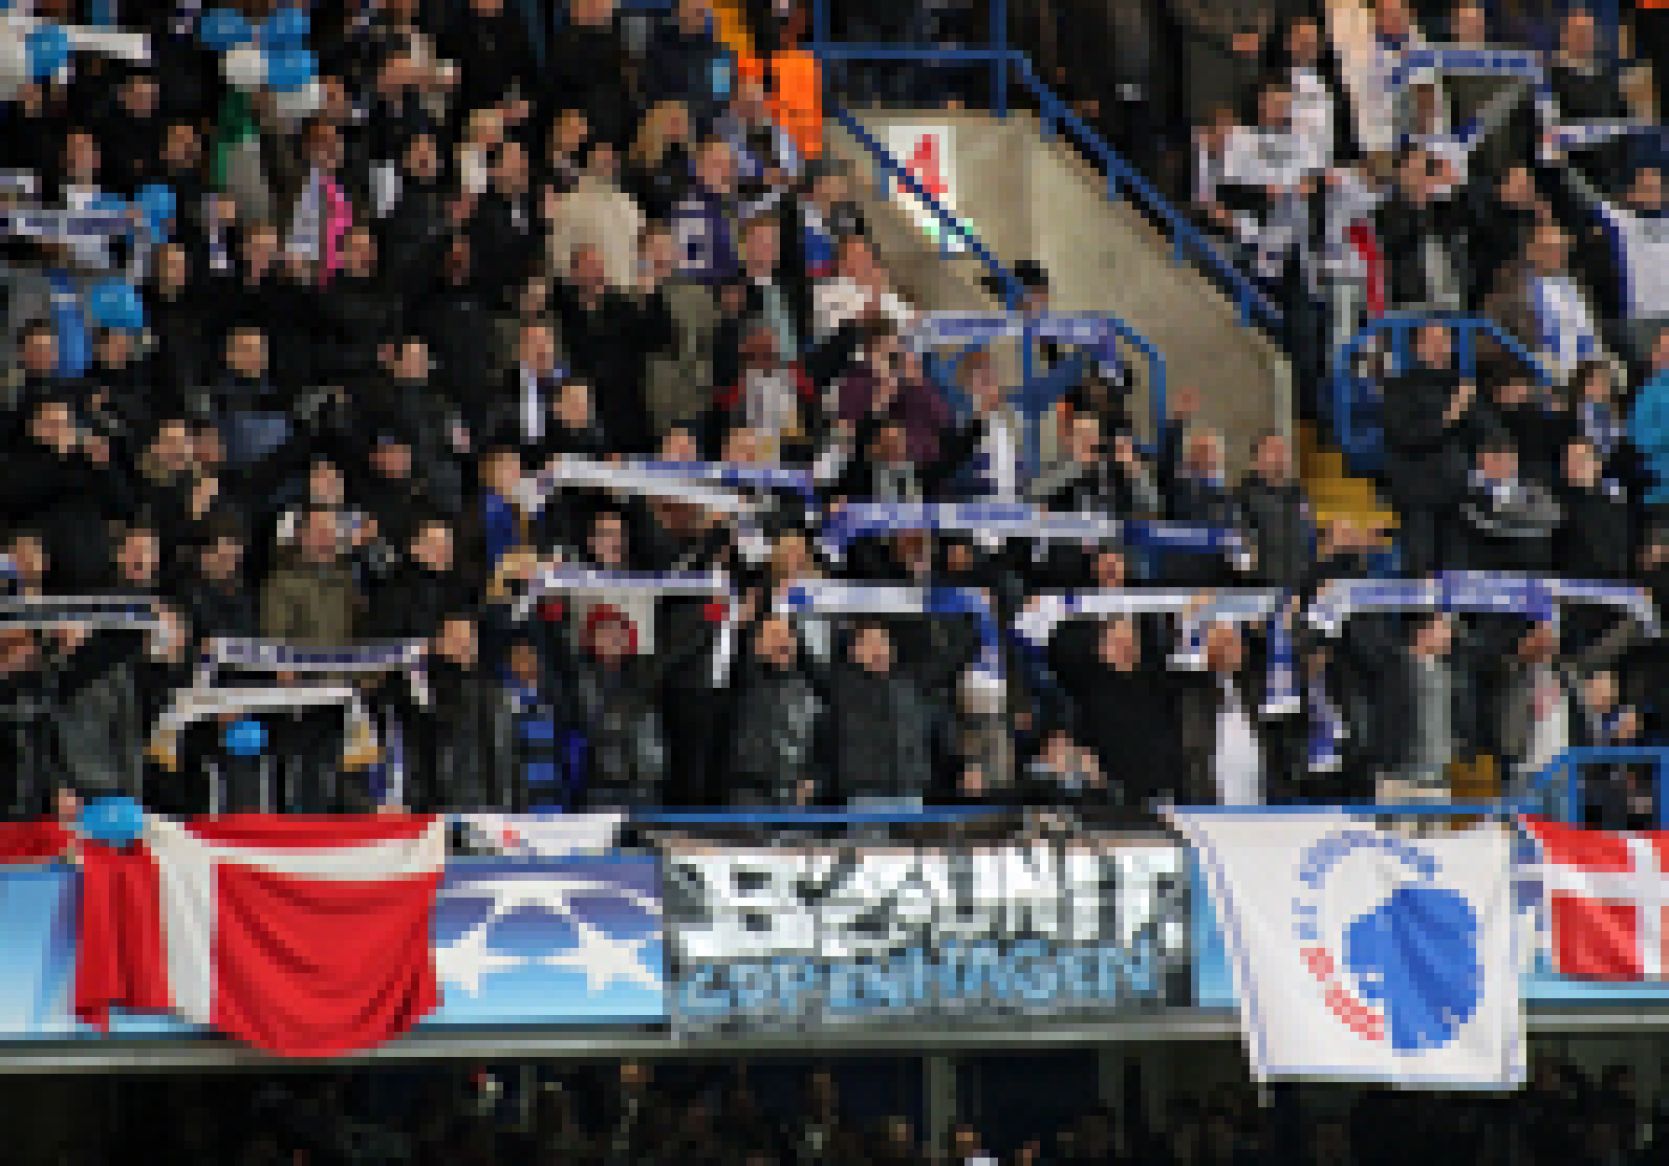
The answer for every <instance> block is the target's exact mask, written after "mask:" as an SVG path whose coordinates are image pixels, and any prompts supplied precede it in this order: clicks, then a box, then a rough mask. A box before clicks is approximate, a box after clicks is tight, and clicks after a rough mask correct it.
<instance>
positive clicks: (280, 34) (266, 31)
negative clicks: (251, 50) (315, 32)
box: [261, 5, 313, 49]
mask: <svg viewBox="0 0 1669 1166" xmlns="http://www.w3.org/2000/svg"><path fill="white" fill-rule="evenodd" d="M312 23H313V22H312V21H311V20H310V19H309V18H308V15H307V13H306V12H304V11H302V10H301V9H300V8H295V7H291V6H289V5H286V6H285V7H283V8H280V9H278V10H277V11H276V12H274V13H273V14H272V15H271V16H269V17H267V22H266V24H264V25H263V26H262V27H261V43H262V44H263V45H265V46H266V47H267V48H268V49H299V48H302V47H303V46H304V45H306V43H307V34H308V33H309V32H310V31H312Z"/></svg>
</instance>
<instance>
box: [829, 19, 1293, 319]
mask: <svg viewBox="0 0 1669 1166" xmlns="http://www.w3.org/2000/svg"><path fill="white" fill-rule="evenodd" d="M821 7H822V4H821V3H820V4H819V8H821ZM810 47H811V49H812V51H813V52H814V53H815V54H816V55H817V57H818V59H819V60H821V61H824V62H825V63H827V62H833V61H870V62H885V61H897V62H917V63H922V64H936V65H961V66H969V65H991V66H993V75H994V77H1005V78H1006V76H1007V74H1008V71H1009V70H1010V69H1013V70H1014V71H1015V74H1016V76H1017V77H1018V78H1019V80H1020V83H1021V84H1022V85H1023V86H1025V88H1026V89H1027V91H1028V92H1030V93H1031V95H1032V98H1033V100H1035V101H1036V102H1037V105H1038V110H1039V115H1040V120H1041V122H1042V124H1043V127H1044V132H1045V134H1051V133H1053V132H1054V131H1055V127H1056V126H1064V127H1066V129H1067V130H1069V131H1071V133H1072V134H1073V136H1074V138H1075V139H1076V141H1077V144H1078V145H1079V147H1080V148H1081V149H1083V150H1084V151H1085V152H1086V153H1087V154H1089V155H1090V160H1091V161H1092V162H1093V163H1095V164H1096V165H1098V166H1099V167H1100V168H1101V169H1102V170H1103V171H1104V172H1105V174H1106V176H1107V198H1108V200H1109V201H1116V200H1118V199H1119V198H1121V197H1123V196H1125V195H1128V196H1130V197H1131V198H1132V201H1134V202H1136V203H1137V204H1138V205H1139V206H1140V207H1141V208H1142V209H1143V210H1144V211H1145V212H1146V213H1147V214H1150V215H1152V216H1153V217H1154V218H1155V219H1157V220H1158V221H1159V223H1160V225H1161V226H1162V227H1163V229H1164V230H1165V231H1166V233H1167V234H1168V235H1169V236H1170V239H1171V243H1172V257H1173V259H1174V260H1175V261H1176V262H1177V263H1182V262H1183V261H1184V260H1187V259H1189V258H1192V259H1193V260H1194V261H1195V262H1198V263H1199V264H1201V266H1203V267H1204V268H1205V269H1206V270H1207V271H1208V272H1209V273H1210V274H1212V275H1214V276H1216V277H1217V278H1218V279H1220V280H1222V281H1223V282H1224V283H1225V284H1227V285H1228V287H1229V289H1230V291H1231V292H1232V294H1233V298H1234V301H1235V303H1236V306H1237V307H1238V308H1239V310H1240V320H1241V323H1242V324H1246V325H1251V324H1254V323H1262V324H1264V325H1267V326H1268V327H1270V328H1278V327H1280V325H1281V323H1282V319H1283V316H1282V312H1281V309H1280V307H1279V306H1278V305H1276V304H1275V303H1274V301H1272V300H1271V299H1270V298H1269V297H1268V296H1266V295H1265V294H1264V293H1263V291H1262V290H1260V289H1259V288H1258V286H1257V284H1256V282H1255V281H1254V280H1253V279H1252V277H1251V276H1249V275H1247V274H1246V273H1245V272H1244V271H1242V270H1240V268H1239V267H1237V266H1236V265H1235V263H1234V262H1233V261H1232V260H1231V259H1229V258H1228V256H1226V255H1225V254H1223V252H1222V251H1220V250H1219V249H1218V248H1216V247H1215V246H1213V245H1212V243H1211V242H1210V240H1209V239H1208V238H1207V237H1206V236H1205V234H1204V233H1203V232H1202V231H1201V230H1200V229H1199V228H1198V227H1197V226H1195V225H1194V224H1193V222H1191V221H1190V220H1189V219H1188V217H1187V216H1186V215H1185V214H1183V213H1182V212H1181V211H1179V210H1177V208H1176V207H1175V206H1173V205H1172V203H1171V202H1170V200H1169V199H1167V198H1166V197H1165V196H1164V195H1163V194H1161V193H1160V192H1159V190H1158V189H1157V188H1156V187H1155V186H1154V185H1153V184H1152V183H1151V182H1150V181H1148V179H1147V178H1146V177H1145V176H1144V175H1143V174H1142V173H1141V172H1140V171H1139V170H1137V169H1136V168H1135V167H1134V166H1132V165H1131V164H1130V162H1129V161H1128V160H1127V159H1125V158H1124V156H1123V155H1121V154H1119V153H1118V151H1116V150H1114V149H1113V147H1112V146H1110V145H1108V144H1107V141H1106V139H1104V138H1103V137H1102V136H1101V135H1100V134H1099V133H1097V132H1096V131H1095V129H1094V128H1093V127H1091V126H1090V125H1089V124H1088V123H1087V122H1085V121H1084V120H1083V118H1081V117H1079V116H1078V115H1077V114H1076V113H1074V112H1073V111H1072V109H1071V108H1070V107H1069V106H1068V105H1067V104H1066V102H1065V101H1063V100H1062V99H1061V98H1060V97H1059V95H1057V94H1056V93H1055V92H1054V91H1053V90H1051V89H1050V88H1049V87H1048V85H1046V84H1045V83H1044V81H1043V79H1042V78H1040V77H1039V76H1038V75H1037V71H1036V69H1035V68H1034V67H1033V65H1032V63H1031V58H1029V57H1028V56H1027V55H1026V54H1025V53H1023V52H1020V51H1018V50H1015V49H1006V48H988V49H982V48H932V47H925V46H913V45H882V44H848V43H832V42H829V41H827V40H826V39H824V38H823V37H822V36H820V35H819V36H818V37H817V39H815V40H814V41H813V42H812V44H811V45H810ZM993 105H994V106H995V107H996V108H995V112H996V114H997V116H998V117H1006V116H1007V113H1008V110H1007V102H1006V96H1005V95H1004V94H1003V93H1001V92H999V93H998V94H997V95H996V100H994V102H993Z"/></svg>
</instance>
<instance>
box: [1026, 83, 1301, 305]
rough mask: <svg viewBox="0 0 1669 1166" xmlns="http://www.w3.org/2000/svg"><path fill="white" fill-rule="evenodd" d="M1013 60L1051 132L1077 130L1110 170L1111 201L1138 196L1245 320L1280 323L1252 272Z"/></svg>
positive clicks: (1176, 250) (1177, 248) (1180, 253)
mask: <svg viewBox="0 0 1669 1166" xmlns="http://www.w3.org/2000/svg"><path fill="white" fill-rule="evenodd" d="M1010 62H1011V63H1012V64H1013V65H1014V66H1015V68H1016V69H1017V70H1018V72H1019V77H1020V82H1021V84H1022V85H1024V86H1025V87H1026V88H1027V89H1028V90H1029V91H1030V92H1031V94H1032V97H1033V98H1034V99H1035V100H1036V101H1037V104H1038V112H1039V114H1040V116H1041V118H1042V120H1043V122H1044V125H1045V127H1046V128H1045V132H1046V133H1047V132H1048V127H1049V125H1050V123H1059V124H1061V125H1064V126H1066V127H1067V128H1068V129H1070V130H1071V131H1072V132H1073V133H1074V134H1075V135H1077V137H1078V144H1079V145H1080V147H1081V148H1083V149H1084V150H1085V151H1087V152H1088V153H1089V154H1090V155H1091V156H1092V161H1094V162H1096V163H1097V164H1099V165H1100V167H1101V169H1102V170H1103V171H1105V172H1106V175H1107V199H1108V201H1110V202H1111V201H1117V200H1118V199H1119V198H1120V190H1121V188H1122V189H1124V190H1127V191H1129V192H1131V193H1132V194H1134V195H1135V196H1136V198H1135V201H1136V202H1137V203H1138V204H1139V205H1140V206H1141V207H1142V208H1143V209H1144V210H1145V211H1146V212H1147V213H1148V214H1151V215H1152V216H1153V217H1155V218H1156V219H1158V220H1159V222H1160V223H1161V224H1162V225H1163V227H1164V229H1165V231H1166V232H1167V233H1168V234H1169V235H1170V237H1171V246H1172V249H1173V257H1174V258H1175V259H1176V261H1177V262H1178V263H1180V262H1182V261H1183V260H1185V259H1187V258H1189V257H1190V256H1192V257H1193V259H1194V260H1195V261H1196V262H1199V263H1200V264H1202V265H1203V266H1204V267H1205V268H1206V269H1207V270H1208V271H1210V272H1211V274H1213V275H1215V276H1217V277H1218V278H1219V279H1221V280H1223V281H1224V282H1225V283H1227V284H1228V285H1229V287H1230V289H1231V290H1232V291H1233V293H1234V300H1235V304H1236V306H1237V307H1238V308H1239V309H1240V322H1241V323H1242V324H1248V325H1249V324H1252V323H1254V322H1259V321H1261V322H1262V323H1264V324H1267V325H1269V326H1270V327H1272V328H1278V327H1279V326H1280V325H1281V321H1282V312H1281V309H1280V308H1279V307H1277V306H1276V305H1275V303H1274V302H1273V301H1271V300H1270V299H1269V297H1268V296H1266V295H1264V294H1263V292H1262V291H1260V290H1259V289H1258V287H1257V285H1256V283H1254V282H1253V281H1252V279H1251V277H1250V276H1248V275H1247V274H1246V273H1245V272H1243V271H1241V270H1240V269H1239V268H1238V267H1236V266H1235V265H1234V263H1233V262H1232V261H1231V260H1230V259H1229V258H1228V257H1227V256H1225V255H1224V254H1223V253H1222V252H1221V251H1219V250H1217V248H1215V247H1213V246H1212V245H1211V243H1210V242H1209V241H1208V240H1207V239H1206V237H1205V235H1204V234H1203V233H1201V231H1200V229H1199V228H1198V227H1196V226H1195V225H1194V224H1193V223H1192V222H1190V221H1189V220H1188V218H1187V217H1186V216H1184V215H1183V214H1182V213H1181V212H1180V211H1178V210H1177V209H1176V208H1175V207H1174V206H1172V205H1171V202H1170V200H1169V199H1167V198H1166V197H1165V196H1164V195H1163V194H1161V193H1160V192H1159V191H1158V189H1157V188H1155V187H1154V185H1153V184H1152V183H1151V182H1149V181H1148V180H1147V178H1146V177H1145V176H1143V175H1142V173H1141V172H1140V171H1139V170H1137V169H1136V168H1135V167H1134V166H1132V165H1131V164H1130V163H1129V162H1128V161H1126V160H1125V158H1124V157H1123V156H1122V155H1120V154H1119V153H1118V152H1117V151H1116V150H1114V149H1113V148H1112V147H1111V146H1110V145H1108V144H1107V141H1106V139H1105V138H1103V137H1102V136H1101V135H1100V134H1098V133H1096V132H1095V130H1094V129H1093V128H1092V127H1091V126H1090V125H1089V124H1088V123H1087V122H1085V121H1084V119H1083V118H1081V117H1079V116H1078V115H1077V114H1076V113H1074V112H1073V111H1072V110H1071V109H1070V108H1069V107H1068V106H1067V104H1066V102H1064V101H1062V100H1061V98H1060V97H1059V95H1057V94H1056V93H1055V92H1054V91H1053V90H1051V89H1050V88H1049V87H1048V86H1047V85H1045V84H1044V83H1043V80H1042V78H1040V77H1039V76H1038V75H1037V71H1036V69H1034V68H1033V67H1032V63H1031V59H1030V58H1029V57H1027V56H1026V55H1025V54H1024V53H1018V52H1016V53H1011V54H1010Z"/></svg>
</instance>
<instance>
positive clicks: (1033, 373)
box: [926, 312, 1168, 473]
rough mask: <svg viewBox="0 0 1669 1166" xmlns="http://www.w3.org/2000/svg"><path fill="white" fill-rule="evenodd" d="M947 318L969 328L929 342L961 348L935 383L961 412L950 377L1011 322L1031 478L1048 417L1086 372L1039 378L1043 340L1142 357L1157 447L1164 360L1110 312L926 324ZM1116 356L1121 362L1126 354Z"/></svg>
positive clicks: (1063, 369) (1070, 366)
mask: <svg viewBox="0 0 1669 1166" xmlns="http://www.w3.org/2000/svg"><path fill="white" fill-rule="evenodd" d="M944 317H950V318H952V319H953V320H955V321H957V322H959V323H960V322H964V321H965V322H966V326H965V327H962V328H960V329H959V328H957V327H946V326H940V327H937V328H936V329H935V330H934V335H933V336H932V338H931V340H930V341H929V343H930V344H932V345H933V346H950V345H957V346H960V347H959V348H958V349H957V351H956V352H955V354H954V355H952V356H950V357H948V358H947V359H945V360H944V361H942V362H941V364H942V367H939V368H935V369H933V370H932V371H933V372H935V373H938V374H942V375H940V376H938V377H937V378H936V380H937V383H938V384H939V385H940V388H941V389H942V390H943V391H945V392H946V395H947V399H949V400H950V401H951V402H952V404H953V405H955V406H956V407H958V408H961V407H963V406H964V405H965V398H964V395H963V394H962V392H961V390H960V388H958V387H956V386H955V384H954V383H953V382H952V381H951V380H950V376H951V374H953V373H954V371H955V368H956V366H957V365H958V364H959V363H960V361H961V360H962V358H963V357H964V356H966V355H967V354H968V353H969V352H974V351H978V350H980V349H983V348H985V347H986V337H987V336H989V335H990V332H991V330H992V329H991V328H990V325H991V324H992V322H993V321H1000V320H1004V319H1006V320H1008V321H1009V329H1010V331H1011V333H1012V335H1013V338H1014V339H1017V340H1018V341H1019V343H1020V379H1021V384H1020V390H1019V393H1018V398H1019V399H1018V402H1017V404H1018V405H1019V408H1020V413H1021V416H1022V417H1023V418H1024V420H1025V422H1026V434H1025V438H1026V440H1025V465H1026V469H1027V472H1028V473H1035V472H1036V470H1037V468H1038V466H1039V464H1040V462H1041V460H1042V454H1041V450H1042V432H1041V428H1042V423H1043V418H1044V415H1045V414H1046V413H1047V412H1048V411H1049V410H1050V409H1052V408H1053V407H1054V405H1055V402H1056V401H1058V400H1060V398H1061V397H1062V396H1063V395H1065V394H1066V393H1067V392H1069V391H1070V390H1071V389H1072V387H1073V386H1074V385H1076V384H1077V383H1079V381H1080V379H1081V373H1082V367H1081V366H1080V365H1079V364H1077V363H1076V362H1074V361H1062V362H1061V363H1060V364H1059V365H1057V366H1056V367H1055V368H1053V369H1049V370H1046V371H1044V372H1042V373H1038V372H1037V368H1036V361H1035V360H1034V359H1033V353H1034V352H1035V351H1036V350H1037V346H1038V344H1039V342H1040V341H1044V340H1057V341H1061V342H1062V343H1065V344H1072V345H1077V346H1079V349H1080V351H1082V347H1083V344H1084V340H1083V339H1082V338H1090V337H1094V338H1096V339H1099V340H1101V341H1103V342H1104V341H1108V340H1110V341H1114V342H1116V343H1117V344H1118V345H1122V346H1124V347H1126V348H1129V349H1133V350H1134V351H1135V352H1136V353H1138V354H1139V355H1140V356H1141V357H1142V358H1143V359H1144V360H1145V361H1146V362H1147V370H1148V376H1147V389H1148V412H1149V415H1150V417H1151V420H1152V423H1153V433H1154V438H1153V446H1154V447H1155V448H1157V446H1158V444H1159V440H1160V437H1161V435H1162V434H1163V432H1164V424H1165V419H1166V417H1167V416H1168V414H1167V413H1166V391H1167V385H1168V380H1167V375H1168V374H1167V371H1166V364H1165V357H1164V354H1163V353H1161V352H1160V351H1159V349H1158V347H1157V346H1155V345H1154V343H1153V342H1152V341H1151V340H1149V339H1148V338H1147V337H1146V336H1145V335H1143V334H1142V333H1141V332H1138V331H1137V330H1136V329H1135V328H1132V327H1131V326H1130V325H1129V324H1128V323H1126V322H1125V321H1123V320H1121V319H1119V318H1118V317H1117V316H1114V315H1111V314H1109V313H1106V312H1050V313H1045V314H1043V315H1041V316H1037V315H1024V316H1022V315H1019V314H1014V315H1011V316H1008V317H1004V316H1002V315H1001V314H1000V313H979V312H947V313H936V314H930V315H929V316H928V317H926V318H927V319H934V320H939V319H943V318H944ZM1117 355H1118V356H1119V357H1120V358H1121V359H1122V357H1123V355H1124V353H1123V351H1122V349H1121V350H1119V351H1118V353H1117Z"/></svg>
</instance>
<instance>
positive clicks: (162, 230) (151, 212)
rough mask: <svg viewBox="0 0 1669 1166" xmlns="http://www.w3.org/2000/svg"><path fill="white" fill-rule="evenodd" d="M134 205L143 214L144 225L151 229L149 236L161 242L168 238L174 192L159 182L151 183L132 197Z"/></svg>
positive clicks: (172, 215) (173, 207)
mask: <svg viewBox="0 0 1669 1166" xmlns="http://www.w3.org/2000/svg"><path fill="white" fill-rule="evenodd" d="M133 202H134V205H135V206H137V207H138V208H139V209H140V210H141V211H143V212H144V213H145V224H146V225H147V226H149V227H150V228H151V235H152V236H153V237H154V238H156V239H158V240H162V241H166V240H167V238H168V226H169V223H170V222H171V221H172V220H173V218H174V211H175V208H176V200H175V198H174V190H173V188H172V187H170V186H165V185H163V184H162V183H160V182H152V183H149V184H147V185H145V186H141V187H140V188H139V192H138V193H137V194H135V195H134V196H133Z"/></svg>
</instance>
